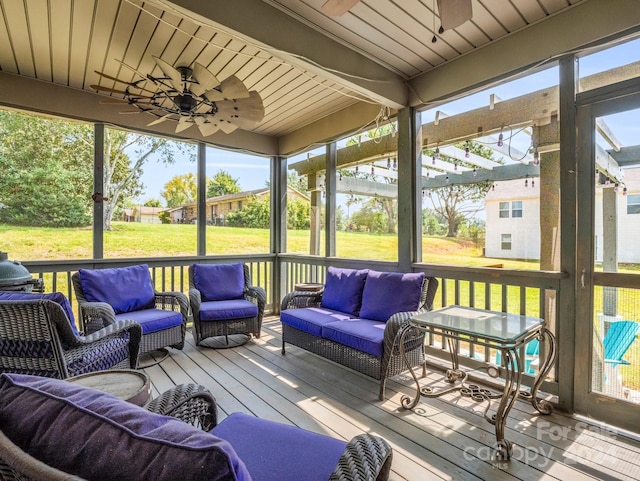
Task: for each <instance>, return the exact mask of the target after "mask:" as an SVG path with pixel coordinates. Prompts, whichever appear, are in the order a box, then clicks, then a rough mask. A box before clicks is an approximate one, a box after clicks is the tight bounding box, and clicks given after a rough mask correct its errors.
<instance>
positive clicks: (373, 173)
mask: <svg viewBox="0 0 640 481" xmlns="http://www.w3.org/2000/svg"><path fill="white" fill-rule="evenodd" d="M375 173H376V170H375V169H374V167H373V164H371V175H375Z"/></svg>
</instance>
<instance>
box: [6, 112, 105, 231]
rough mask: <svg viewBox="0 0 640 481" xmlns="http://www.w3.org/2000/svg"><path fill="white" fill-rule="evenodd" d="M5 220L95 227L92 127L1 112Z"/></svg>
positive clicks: (26, 224) (21, 222) (14, 222)
mask: <svg viewBox="0 0 640 481" xmlns="http://www.w3.org/2000/svg"><path fill="white" fill-rule="evenodd" d="M0 172H1V174H0V222H4V223H7V224H13V225H25V226H50V227H77V226H86V225H89V224H90V223H91V207H92V205H93V203H92V202H91V191H92V187H93V129H92V127H91V126H90V125H86V124H81V123H75V122H63V121H60V120H52V119H46V118H43V117H37V116H35V115H27V114H21V113H15V112H7V111H0Z"/></svg>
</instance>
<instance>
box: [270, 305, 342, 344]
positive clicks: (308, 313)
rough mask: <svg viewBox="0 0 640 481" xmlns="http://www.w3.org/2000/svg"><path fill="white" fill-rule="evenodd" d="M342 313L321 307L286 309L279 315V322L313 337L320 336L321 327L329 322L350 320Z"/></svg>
mask: <svg viewBox="0 0 640 481" xmlns="http://www.w3.org/2000/svg"><path fill="white" fill-rule="evenodd" d="M350 317H351V316H349V315H347V314H345V313H344V312H339V311H334V310H333V309H323V308H321V307H305V308H302V309H286V310H284V311H282V312H281V313H280V322H282V323H283V324H286V325H288V326H291V327H294V328H296V329H298V330H299V331H303V332H308V333H309V334H313V335H314V336H318V337H320V336H321V335H322V326H324V325H325V324H329V323H331V322H336V321H342V320H345V319H350Z"/></svg>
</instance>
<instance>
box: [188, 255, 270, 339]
mask: <svg viewBox="0 0 640 481" xmlns="http://www.w3.org/2000/svg"><path fill="white" fill-rule="evenodd" d="M242 267H243V272H244V298H245V299H246V300H247V301H249V302H253V303H254V304H256V305H257V306H258V315H257V316H255V317H245V318H239V319H225V320H221V321H201V320H200V306H201V305H202V296H201V295H200V291H199V290H198V289H196V286H195V283H194V280H193V265H190V266H189V303H190V304H191V314H192V315H193V328H194V329H193V337H194V338H195V341H196V344H198V345H200V343H201V342H202V341H204V340H205V339H207V338H209V337H217V336H229V335H233V334H244V335H250V334H253V335H254V336H255V337H256V338H260V333H261V330H262V318H263V316H264V308H265V305H266V303H267V294H266V292H265V290H264V289H263V288H262V287H259V286H253V285H251V272H250V270H249V266H248V265H247V264H243V266H242Z"/></svg>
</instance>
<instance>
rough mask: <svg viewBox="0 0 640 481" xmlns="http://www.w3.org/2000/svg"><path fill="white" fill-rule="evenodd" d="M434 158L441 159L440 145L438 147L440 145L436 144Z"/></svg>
mask: <svg viewBox="0 0 640 481" xmlns="http://www.w3.org/2000/svg"><path fill="white" fill-rule="evenodd" d="M433 158H434V159H439V158H440V147H438V145H436V153H435V154H434V156H433Z"/></svg>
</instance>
